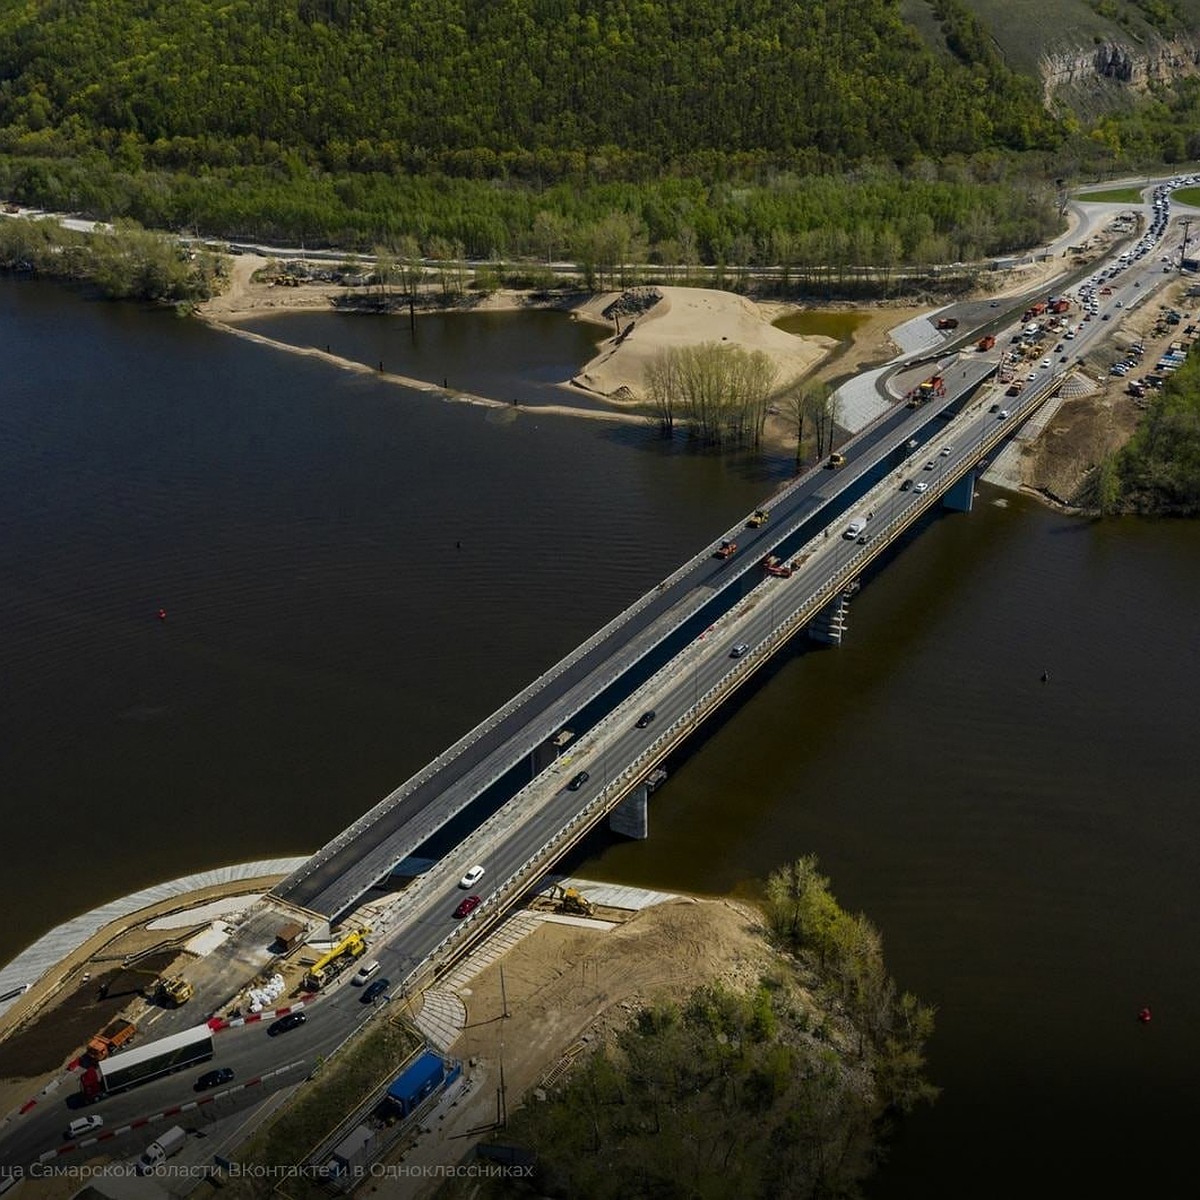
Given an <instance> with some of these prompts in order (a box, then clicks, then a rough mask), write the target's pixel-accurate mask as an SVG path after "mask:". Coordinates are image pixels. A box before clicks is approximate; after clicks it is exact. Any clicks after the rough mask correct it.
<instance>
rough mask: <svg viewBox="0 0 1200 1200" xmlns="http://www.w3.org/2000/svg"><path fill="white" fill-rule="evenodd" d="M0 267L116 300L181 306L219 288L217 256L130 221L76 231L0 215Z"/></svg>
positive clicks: (220, 269) (49, 222)
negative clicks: (92, 290)
mask: <svg viewBox="0 0 1200 1200" xmlns="http://www.w3.org/2000/svg"><path fill="white" fill-rule="evenodd" d="M0 270H4V271H10V272H14V273H16V274H23V275H37V276H41V277H43V278H49V279H62V280H66V281H68V282H70V283H81V284H87V285H89V286H91V287H93V288H95V289H96V290H98V291H99V292H100V293H101V294H102V295H105V296H108V297H111V298H113V299H120V300H148V301H152V302H154V303H158V304H174V305H177V306H178V307H180V308H181V309H182V310H186V309H188V308H190V307H191V306H192V305H194V304H196V303H198V302H199V301H201V300H206V299H208V298H209V297H210V296H211V295H213V294H214V291H215V290H216V289H217V288H218V287H219V280H220V279H221V276H222V274H223V272H224V265H223V263H222V260H221V259H220V258H219V257H218V256H217V255H214V254H210V253H208V252H206V251H193V250H189V249H187V248H186V247H183V246H181V245H180V243H179V242H178V241H177V240H176V239H175V238H173V237H169V236H166V235H164V234H159V233H151V232H149V231H147V230H145V229H142V228H141V227H140V226H138V225H137V224H136V223H134V222H131V221H118V222H117V223H116V224H115V225H114V226H113V227H112V228H110V229H96V230H94V231H93V232H91V233H78V232H75V231H73V230H70V229H66V228H64V227H63V226H62V225H61V224H59V222H57V221H52V220H40V221H29V220H21V219H14V220H0Z"/></svg>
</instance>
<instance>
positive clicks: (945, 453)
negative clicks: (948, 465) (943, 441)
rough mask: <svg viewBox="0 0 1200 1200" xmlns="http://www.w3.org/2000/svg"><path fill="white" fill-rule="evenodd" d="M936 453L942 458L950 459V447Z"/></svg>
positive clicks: (944, 447)
mask: <svg viewBox="0 0 1200 1200" xmlns="http://www.w3.org/2000/svg"><path fill="white" fill-rule="evenodd" d="M938 453H939V454H940V455H941V456H942V458H949V457H950V453H951V450H950V447H949V446H943V447H942V448H941V450H940V451H938Z"/></svg>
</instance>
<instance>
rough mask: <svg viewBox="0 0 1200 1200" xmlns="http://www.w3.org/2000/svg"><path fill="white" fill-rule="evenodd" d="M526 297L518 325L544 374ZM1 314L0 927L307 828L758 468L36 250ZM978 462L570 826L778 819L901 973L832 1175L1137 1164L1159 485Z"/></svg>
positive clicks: (1194, 579) (674, 855)
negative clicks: (851, 592)
mask: <svg viewBox="0 0 1200 1200" xmlns="http://www.w3.org/2000/svg"><path fill="white" fill-rule="evenodd" d="M459 319H462V318H459ZM521 328H523V327H522V326H519V325H517V326H512V327H511V333H510V340H511V341H512V343H513V345H512V347H511V348H510V354H511V355H512V360H513V362H516V361H517V360H518V359H519V354H520V344H521V342H520V338H521V336H522V335H521V334H520V329H521ZM560 328H562V329H563V330H565V331H566V332H565V334H564V339H563V341H561V342H553V340H552V339H553V338H554V337H555V336H557V335H556V334H555V333H554V332H553V330H552V328H548V329H543V328H541V327H538V328H537V332H536V334H535V335H531V339H530V340H531V341H532V342H535V343H536V354H537V355H538V356H539V358H538V361H539V362H540V363H542V364H543V365H544V366H546V368H547V369H550V366H551V365H552V364H553V363H554V362H555V360H556V359H557V362H558V366H554V367H553V369H555V370H557V369H559V366H563V367H565V369H566V371H567V373H568V374H569V372H570V370H571V356H572V355H574V354H576V353H577V352H578V346H577V344H576V343H575V342H574V341H573V340H572V339H573V338H574V337H575V334H576V333H577V329H576V328H574V327H572V326H571V325H569V324H568V323H560ZM364 336H367V335H364ZM0 345H3V348H4V353H5V365H6V375H5V379H4V383H3V391H2V392H0V630H3V638H2V640H0V677H2V679H3V691H2V693H0V730H2V735H3V758H4V780H5V789H4V795H5V812H6V815H7V817H8V819H9V822H10V828H14V827H15V828H17V829H18V830H19V831H20V836H21V840H20V850H19V853H17V854H12V853H10V854H9V855H8V857H7V860H6V871H5V875H4V881H3V884H2V885H0V888H2V890H0V898H2V899H3V900H4V902H5V909H6V915H7V921H6V923H5V925H4V927H3V929H0V959H3V958H6V957H7V956H8V955H10V954H11V953H12V952H14V951H15V950H17V949H19V948H20V946H21V945H23V944H24V943H26V942H27V941H29V940H30V939H31V938H33V937H35V936H37V934H38V933H40V932H41V931H42V930H44V929H45V928H46V927H48V926H49V925H52V924H54V923H56V922H57V921H60V920H62V919H65V918H66V917H69V916H71V915H73V914H74V913H75V912H77V911H79V910H81V909H83V908H86V907H89V906H91V905H93V904H95V903H98V902H100V901H103V900H104V899H107V898H109V897H110V896H112V895H114V894H118V893H123V892H127V891H130V890H133V889H134V888H136V887H138V886H141V885H143V884H146V883H149V882H153V881H156V880H159V879H163V878H168V877H171V876H173V875H178V874H181V873H184V872H186V871H189V870H195V869H200V868H203V867H205V866H212V865H217V864H219V863H223V862H229V861H239V860H245V859H249V858H254V857H260V856H261V857H266V856H273V855H277V854H284V853H290V852H302V851H304V850H307V849H310V848H312V847H315V846H316V845H317V844H319V843H320V842H321V841H322V840H323V839H324V838H326V837H327V836H328V835H329V834H330V833H332V832H333V831H335V830H336V829H338V828H340V827H342V826H343V825H345V824H346V823H347V822H348V821H349V820H350V819H351V818H353V817H354V816H356V815H358V813H359V812H361V810H362V809H364V808H365V807H367V806H368V805H369V804H371V803H373V802H374V801H375V800H377V799H378V798H379V797H380V796H381V795H382V794H384V792H386V791H387V790H388V789H389V788H390V787H392V786H393V785H394V784H396V783H397V782H399V781H400V780H402V779H403V778H405V777H406V776H407V775H408V774H409V773H411V771H412V770H414V769H415V768H417V767H419V766H420V765H422V764H423V763H424V762H425V761H427V760H428V759H429V758H430V757H431V756H432V755H433V754H435V753H436V752H437V751H439V750H440V749H442V748H443V747H444V746H445V745H447V744H449V742H451V741H452V740H453V739H454V738H455V737H457V736H458V735H459V734H460V733H462V732H463V731H464V730H465V729H466V728H468V727H469V726H470V725H471V724H472V723H473V722H475V721H476V720H478V719H479V718H480V717H482V716H483V715H485V714H486V713H487V712H489V711H491V709H493V708H494V707H495V706H496V705H497V704H499V703H500V702H501V701H503V700H504V699H505V698H507V697H508V696H509V695H510V694H511V693H512V692H513V691H515V690H516V689H517V688H519V687H520V686H522V685H523V684H524V683H526V682H528V680H529V679H530V678H532V677H533V676H534V675H535V674H536V673H537V672H538V671H539V670H540V669H541V668H543V667H545V666H547V665H549V664H550V663H551V662H553V661H554V660H555V659H556V658H557V657H559V656H560V655H561V654H562V653H563V652H564V651H565V650H567V649H569V648H570V647H571V646H572V645H574V644H575V643H576V642H578V641H579V640H580V639H581V638H582V637H584V636H585V635H586V634H587V633H589V632H591V631H592V630H594V629H595V628H596V627H597V626H598V625H599V624H601V623H602V622H603V621H604V620H606V619H607V618H608V617H609V616H611V615H612V614H613V613H614V612H615V611H617V610H618V609H619V608H620V607H621V606H622V605H623V604H625V603H626V602H627V601H628V600H630V599H631V598H633V597H634V596H636V595H638V594H640V593H641V592H642V591H644V590H645V589H646V588H647V587H649V586H652V585H653V583H654V582H655V581H656V580H657V579H658V578H659V577H660V576H661V575H662V574H663V573H665V572H666V571H667V570H668V569H669V568H671V567H673V566H674V565H675V564H677V562H678V561H680V560H681V559H682V558H683V557H684V556H685V555H686V554H688V553H690V552H692V551H693V550H695V549H696V548H698V547H699V546H701V545H703V544H704V543H705V542H706V541H708V540H710V539H711V537H712V536H713V534H714V533H715V532H716V531H719V530H720V529H722V528H724V527H725V526H726V525H727V524H729V523H730V522H731V521H733V520H734V519H736V517H737V515H738V514H739V513H743V512H746V511H748V510H749V509H750V508H752V507H754V505H755V503H756V502H757V501H758V500H759V499H760V498H761V497H762V496H763V495H765V494H767V493H768V492H769V491H770V489H771V487H772V486H774V484H775V483H776V482H777V480H778V477H779V476H778V473H777V471H776V469H775V466H774V464H766V465H765V466H756V465H755V464H753V463H749V462H740V463H736V464H723V463H720V462H717V461H715V460H712V459H709V458H705V457H702V456H696V455H691V454H689V453H687V452H686V449H682V448H680V447H678V446H676V447H671V446H664V444H663V443H661V442H660V441H659V440H658V439H657V438H656V437H654V436H653V435H652V434H650V433H649V432H648V431H644V430H641V429H633V430H613V429H610V428H608V427H606V426H604V425H600V424H595V423H593V422H577V421H571V420H567V419H562V418H547V417H545V416H542V417H538V416H537V415H536V414H533V415H522V416H520V417H514V416H513V415H512V414H509V413H507V412H504V413H501V414H499V415H497V414H493V413H489V412H488V411H485V410H481V409H476V408H468V407H464V406H457V405H451V404H446V403H442V402H440V401H436V400H431V399H430V398H429V397H425V396H421V397H414V396H411V395H410V394H408V393H405V392H403V391H401V390H398V389H395V388H391V387H387V386H384V385H381V384H380V383H379V382H378V381H376V380H374V379H372V378H370V377H360V376H348V375H346V374H345V373H344V372H341V371H339V370H337V369H336V368H333V367H330V366H326V365H324V364H321V363H314V362H311V361H309V360H307V359H304V358H299V357H296V356H290V355H287V354H285V353H281V352H277V351H270V350H266V349H263V348H261V347H258V346H254V345H251V344H248V343H245V342H243V341H241V340H239V339H236V338H231V337H224V336H221V335H217V334H215V333H212V332H210V331H208V330H205V329H204V328H202V327H197V326H194V325H192V324H189V323H186V322H179V321H176V320H174V319H173V318H170V317H164V316H161V315H158V314H149V313H144V312H141V311H138V310H134V309H129V308H123V307H117V306H108V305H102V304H92V303H87V302H84V301H80V300H78V299H76V298H74V297H71V296H69V295H68V294H65V293H62V292H60V291H57V290H53V289H49V288H46V289H43V288H40V287H36V286H22V285H17V284H13V283H11V282H0ZM530 352H531V354H533V353H535V350H534V349H533V348H531V350H530ZM586 353H587V351H585V352H584V356H586ZM426 365H427V366H432V367H434V368H435V370H436V369H437V363H436V361H430V362H429V363H428V364H426ZM485 365H486V364H482V365H481V366H480V369H483V366H485ZM448 369H449V365H447V366H446V367H445V368H444V370H448ZM539 369H542V368H541V367H539ZM509 371H510V368H509V367H506V368H505V369H504V371H502V372H501V375H500V377H501V378H502V379H503V380H504V384H503V385H502V386H507V385H508V383H509V382H510V381H511V379H512V378H513V376H512V375H511V374H510V373H509ZM414 373H416V372H414ZM486 382H487V380H486V378H485V379H484V383H486ZM479 390H481V391H484V392H485V393H488V394H494V389H493V390H492V391H491V392H489V389H488V388H486V387H480V388H479ZM1000 500H1002V497H1001V496H1000V494H999V493H994V492H991V491H986V492H985V494H984V495H983V496H982V497H981V503H980V504H979V506H978V507H977V509H976V512H975V513H973V514H972V515H970V516H961V515H956V516H948V517H945V518H943V519H941V520H939V521H938V522H936V523H935V524H934V526H933V527H932V528H930V529H928V530H926V531H925V532H924V533H922V534H921V535H920V536H918V537H916V538H914V539H913V540H912V542H911V544H910V545H908V546H907V547H906V548H905V549H904V550H903V552H902V553H900V554H899V555H898V556H897V558H896V559H895V561H894V562H892V563H891V564H890V565H889V566H888V567H887V568H886V570H885V571H884V572H883V573H882V574H881V575H880V576H879V577H878V578H877V579H876V580H874V581H873V582H871V583H870V585H869V586H868V587H867V588H866V589H865V590H864V591H863V592H862V593H861V594H860V595H859V596H857V597H856V598H855V600H854V603H853V607H852V611H851V634H850V638H849V640H848V641H847V643H846V645H845V646H844V647H843V648H842V649H840V650H836V651H834V650H807V651H805V650H799V649H798V650H797V651H796V652H795V653H794V654H793V655H792V656H791V657H790V658H789V659H788V660H787V661H786V662H784V663H782V664H781V665H780V667H779V668H778V669H776V670H775V671H773V672H772V673H771V675H770V676H769V678H768V679H767V680H766V681H765V682H764V683H763V685H762V686H761V687H760V688H759V689H757V690H756V691H755V692H754V693H753V694H752V695H751V696H749V697H747V698H745V699H744V700H743V701H742V702H741V703H739V704H738V705H737V706H736V708H734V709H733V710H731V712H730V713H729V714H728V715H727V716H726V718H725V719H724V720H723V721H722V722H721V723H720V725H719V726H717V727H715V728H714V729H712V730H711V731H710V732H709V733H708V735H707V736H706V737H705V739H704V740H703V741H702V743H701V744H700V745H699V746H698V747H697V748H696V750H695V752H694V753H693V754H692V756H691V757H690V758H689V759H688V760H687V761H686V762H683V763H681V764H678V765H676V767H675V768H674V770H673V772H672V778H671V781H670V783H669V784H668V786H667V787H666V788H665V789H664V790H663V791H661V792H660V793H658V795H657V796H656V798H655V804H654V807H653V809H652V812H651V828H652V837H651V839H650V840H649V841H648V842H645V843H640V844H631V843H622V844H607V843H605V842H603V841H602V840H601V839H597V841H596V842H595V843H594V851H595V856H594V857H593V858H592V860H591V861H589V862H587V863H586V865H585V869H586V871H587V872H588V873H589V874H591V875H600V876H604V877H609V878H615V879H622V880H628V881H631V882H643V883H646V884H649V885H653V886H655V887H664V888H670V887H678V888H690V889H696V890H700V891H706V892H713V893H719V892H726V891H746V890H751V889H752V888H753V886H754V881H755V880H756V879H759V878H761V877H762V876H764V875H765V874H766V873H767V872H769V871H770V870H771V869H772V868H773V867H775V866H776V865H778V863H779V862H780V861H781V860H783V859H785V858H787V857H791V856H795V855H799V854H803V853H807V852H814V853H816V854H817V855H818V856H819V858H820V860H821V864H822V867H823V869H824V871H825V872H826V873H827V874H828V875H829V876H830V877H831V879H832V881H833V886H834V888H835V890H836V892H837V894H838V895H839V897H840V898H841V900H842V901H843V903H844V904H846V905H847V906H848V907H850V908H852V909H861V910H863V911H865V912H866V913H868V914H869V915H870V917H871V918H872V920H873V921H874V922H875V923H876V924H877V925H878V926H879V927H880V929H881V930H882V932H883V935H884V940H885V947H886V951H887V957H888V962H889V966H890V967H891V969H892V971H893V972H894V974H895V975H896V977H897V978H898V980H899V982H900V983H901V985H902V986H903V987H905V988H908V989H910V990H912V991H914V992H916V993H917V994H918V995H920V996H922V997H923V998H925V999H927V1000H929V1001H930V1002H931V1003H933V1004H934V1005H936V1006H937V1008H938V1033H937V1035H936V1037H935V1039H934V1041H933V1043H932V1045H931V1047H930V1057H931V1072H932V1075H933V1077H934V1078H935V1080H936V1082H938V1083H939V1084H940V1085H941V1086H942V1087H943V1088H944V1089H945V1090H944V1094H943V1096H942V1099H941V1100H940V1101H939V1103H938V1104H937V1106H936V1107H935V1108H933V1109H931V1110H929V1111H928V1112H927V1113H924V1114H922V1115H920V1116H918V1117H917V1118H916V1119H914V1120H912V1121H910V1122H908V1123H907V1124H906V1125H905V1126H904V1128H903V1130H902V1131H901V1133H900V1134H899V1136H898V1138H897V1139H896V1141H895V1143H894V1152H893V1158H892V1162H891V1163H890V1165H889V1167H888V1168H887V1170H886V1171H885V1172H884V1173H883V1175H882V1177H881V1179H880V1182H879V1184H878V1185H877V1186H876V1188H875V1189H874V1195H876V1196H878V1197H880V1198H892V1197H932V1196H938V1197H941V1196H947V1197H950V1196H955V1197H960V1196H961V1197H974V1196H987V1197H991V1196H996V1197H1001V1196H1043V1195H1046V1196H1050V1195H1053V1196H1083V1195H1089V1196H1090V1195H1093V1194H1097V1195H1107V1194H1112V1187H1113V1186H1114V1185H1117V1186H1120V1187H1122V1188H1125V1187H1131V1186H1137V1187H1138V1188H1139V1194H1142V1195H1149V1196H1173V1195H1176V1194H1179V1192H1180V1191H1181V1187H1180V1186H1179V1183H1178V1181H1179V1179H1180V1178H1186V1177H1187V1176H1186V1175H1185V1174H1184V1173H1185V1171H1190V1153H1189V1150H1190V1142H1189V1138H1190V1133H1191V1128H1192V1116H1193V1114H1194V1113H1195V1111H1196V1107H1197V1106H1196V1102H1195V1100H1194V1099H1193V1092H1194V1087H1195V1083H1194V1078H1195V1074H1196V1064H1197V1062H1200V1021H1198V1020H1197V1017H1198V1015H1200V1014H1198V1012H1197V1009H1198V1007H1200V1004H1198V1001H1197V996H1200V964H1198V962H1197V955H1196V951H1195V947H1196V945H1197V944H1198V942H1200V915H1198V906H1197V904H1196V884H1195V880H1196V878H1197V877H1198V876H1200V838H1198V837H1197V834H1198V833H1200V815H1198V814H1197V810H1196V797H1197V787H1196V783H1195V770H1194V765H1193V760H1194V749H1193V739H1194V730H1195V727H1196V718H1195V713H1196V711H1197V702H1198V701H1200V683H1198V682H1197V677H1198V670H1197V668H1198V667H1200V661H1198V660H1200V639H1198V638H1197V635H1196V632H1195V617H1194V607H1195V605H1194V597H1195V596H1196V595H1197V594H1200V526H1197V525H1195V524H1193V523H1168V522H1161V523H1157V522H1132V521H1131V522H1109V523H1105V524H1098V525H1092V524H1089V523H1086V522H1081V521H1073V520H1068V519H1065V518H1062V517H1058V516H1055V515H1053V514H1050V513H1047V512H1046V511H1044V510H1043V509H1041V508H1039V507H1037V506H1036V505H1033V504H1031V503H1028V502H1025V501H1016V502H1011V503H1009V502H1007V501H1005V502H1004V506H1001V505H1000V504H998V503H997V501H1000ZM457 540H461V541H462V547H463V548H462V549H461V550H456V549H455V542H456V541H457ZM160 605H161V606H163V607H165V608H166V609H167V612H168V619H167V620H166V621H165V622H159V621H158V620H156V618H155V612H156V610H157V608H158V607H159V606H160ZM1044 670H1047V671H1049V674H1050V679H1049V682H1047V683H1044V684H1043V683H1042V682H1041V681H1040V677H1041V675H1042V673H1043V671H1044ZM1144 1003H1149V1004H1151V1005H1152V1006H1153V1010H1154V1020H1153V1022H1152V1023H1151V1024H1150V1025H1149V1026H1141V1025H1139V1024H1138V1023H1137V1022H1136V1020H1135V1014H1136V1012H1137V1010H1138V1009H1139V1008H1140V1007H1141V1005H1142V1004H1144Z"/></svg>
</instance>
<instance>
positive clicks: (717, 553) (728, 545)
mask: <svg viewBox="0 0 1200 1200" xmlns="http://www.w3.org/2000/svg"><path fill="white" fill-rule="evenodd" d="M736 553H737V542H731V541H730V540H729V539H728V538H726V539H725V541H723V542H722V543H721V544H720V545H719V546H718V547H717V548H716V549H715V550H714V551H713V558H732V557H733V556H734V555H735V554H736Z"/></svg>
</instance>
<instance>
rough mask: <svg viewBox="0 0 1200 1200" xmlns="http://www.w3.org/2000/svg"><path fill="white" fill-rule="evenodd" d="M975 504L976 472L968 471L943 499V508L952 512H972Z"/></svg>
mask: <svg viewBox="0 0 1200 1200" xmlns="http://www.w3.org/2000/svg"><path fill="white" fill-rule="evenodd" d="M974 503H975V472H974V471H968V472H967V473H966V474H965V475H964V476H963V477H962V478H961V479H960V480H959V481H958V482H957V483H956V484H955V485H954V486H953V487H952V488H951V489H950V490H949V491H948V492H947V493H946V494H945V495H944V496H943V497H942V507H943V508H948V509H950V511H951V512H970V511H971V506H972V505H973V504H974Z"/></svg>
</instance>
